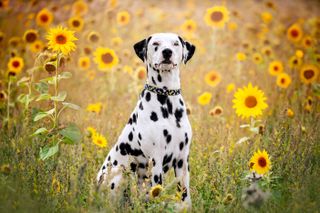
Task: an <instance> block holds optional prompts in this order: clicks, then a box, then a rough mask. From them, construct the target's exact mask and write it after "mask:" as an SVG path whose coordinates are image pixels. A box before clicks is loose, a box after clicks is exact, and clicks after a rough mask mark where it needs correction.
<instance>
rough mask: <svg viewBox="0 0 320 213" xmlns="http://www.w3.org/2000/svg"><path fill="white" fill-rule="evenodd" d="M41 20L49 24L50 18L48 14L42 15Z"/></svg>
mask: <svg viewBox="0 0 320 213" xmlns="http://www.w3.org/2000/svg"><path fill="white" fill-rule="evenodd" d="M40 20H41V21H42V22H47V21H48V20H49V17H48V16H47V15H46V14H42V15H41V16H40Z"/></svg>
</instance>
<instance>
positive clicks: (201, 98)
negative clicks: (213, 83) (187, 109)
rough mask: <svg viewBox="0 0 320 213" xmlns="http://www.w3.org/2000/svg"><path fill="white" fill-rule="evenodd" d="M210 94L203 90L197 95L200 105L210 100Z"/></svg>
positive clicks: (206, 103)
mask: <svg viewBox="0 0 320 213" xmlns="http://www.w3.org/2000/svg"><path fill="white" fill-rule="evenodd" d="M211 98H212V94H211V93H210V92H204V93H202V94H201V95H200V96H199V97H198V103H199V104H200V105H202V106H204V105H208V104H209V103H210V101H211Z"/></svg>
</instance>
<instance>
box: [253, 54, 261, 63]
mask: <svg viewBox="0 0 320 213" xmlns="http://www.w3.org/2000/svg"><path fill="white" fill-rule="evenodd" d="M252 59H253V62H254V63H255V64H261V63H262V61H263V58H262V56H261V54H260V53H254V54H253V55H252Z"/></svg>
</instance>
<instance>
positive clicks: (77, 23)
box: [72, 20, 80, 27]
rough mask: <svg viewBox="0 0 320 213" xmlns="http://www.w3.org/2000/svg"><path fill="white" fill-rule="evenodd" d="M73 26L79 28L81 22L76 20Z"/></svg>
mask: <svg viewBox="0 0 320 213" xmlns="http://www.w3.org/2000/svg"><path fill="white" fill-rule="evenodd" d="M72 25H73V26H74V27H79V26H80V22H79V21H78V20H74V21H73V22H72Z"/></svg>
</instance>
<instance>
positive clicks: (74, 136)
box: [59, 123, 82, 144]
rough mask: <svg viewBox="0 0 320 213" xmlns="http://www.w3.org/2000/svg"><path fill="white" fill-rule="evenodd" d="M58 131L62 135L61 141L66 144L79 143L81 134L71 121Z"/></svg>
mask: <svg viewBox="0 0 320 213" xmlns="http://www.w3.org/2000/svg"><path fill="white" fill-rule="evenodd" d="M59 133H60V134H61V135H62V136H63V142H64V143H67V144H76V143H80V142H81V140H82V134H81V131H80V129H79V127H78V126H76V125H75V124H73V123H72V124H70V125H69V126H67V127H66V128H64V129H62V130H60V131H59Z"/></svg>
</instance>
